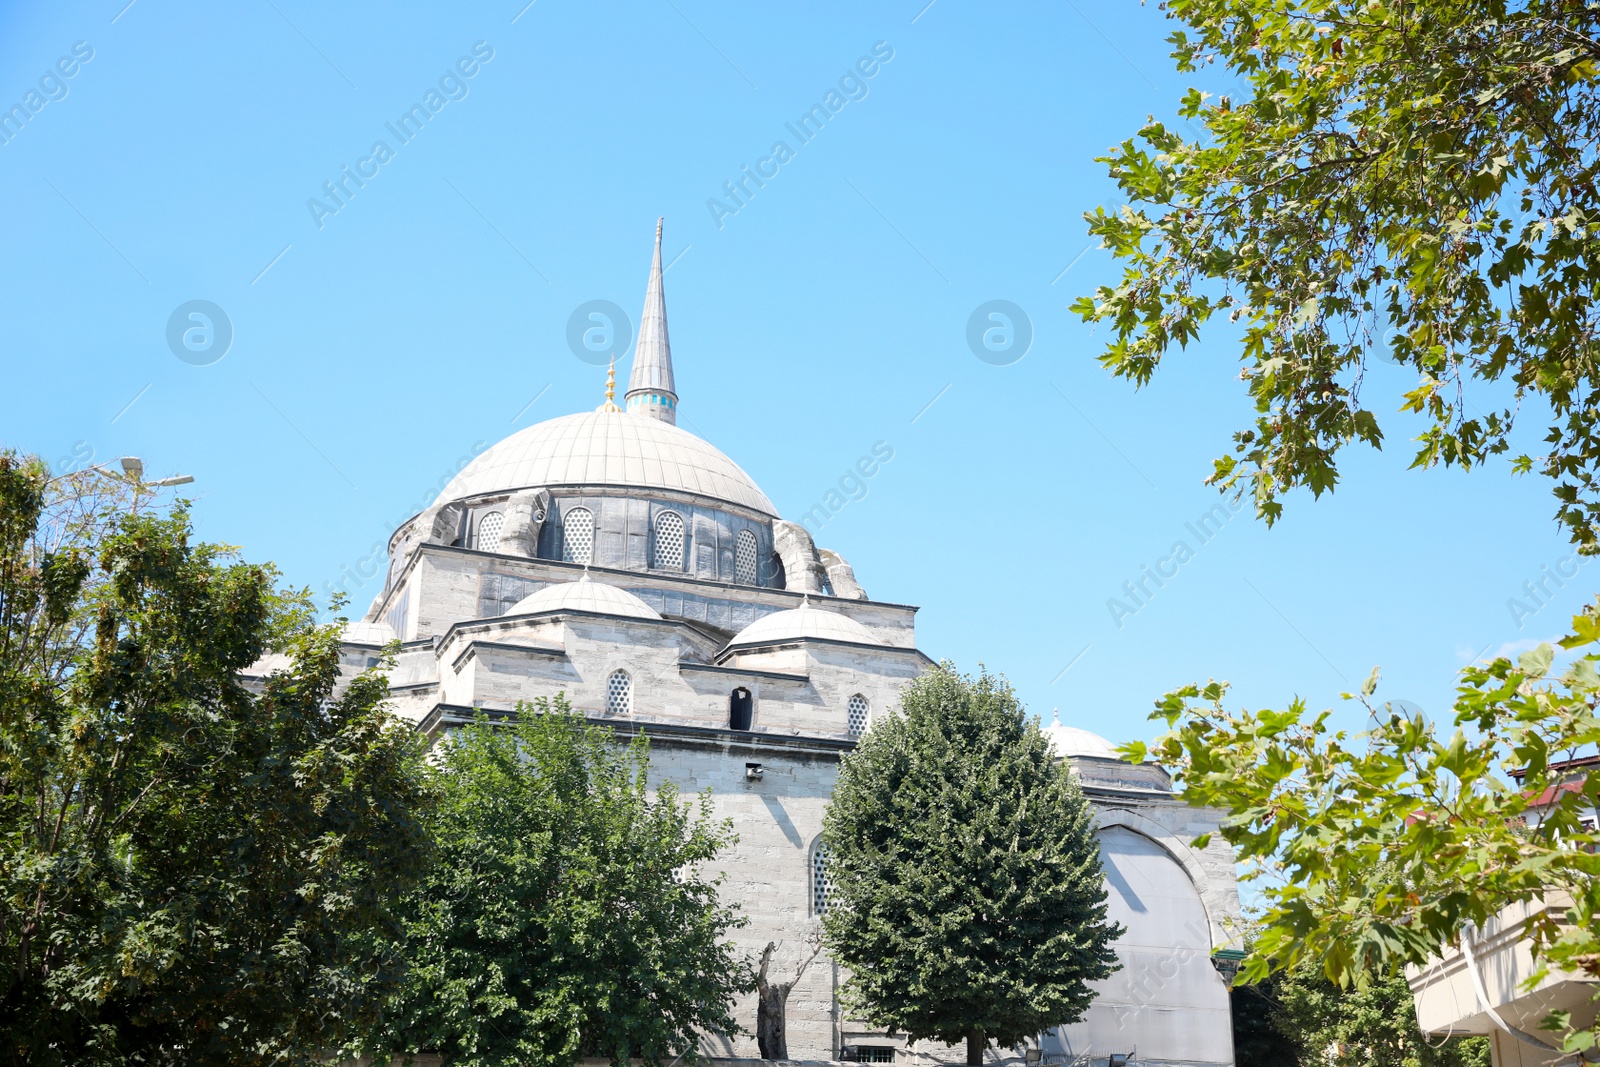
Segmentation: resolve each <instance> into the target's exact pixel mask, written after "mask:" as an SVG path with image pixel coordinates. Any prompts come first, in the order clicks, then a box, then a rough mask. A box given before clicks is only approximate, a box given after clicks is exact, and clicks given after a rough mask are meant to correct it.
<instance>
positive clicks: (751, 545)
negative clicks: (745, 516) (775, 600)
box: [733, 530, 756, 585]
mask: <svg viewBox="0 0 1600 1067" xmlns="http://www.w3.org/2000/svg"><path fill="white" fill-rule="evenodd" d="M733 577H734V580H735V581H737V582H738V583H739V584H740V585H755V584H756V535H755V534H753V533H751V532H750V531H749V530H740V531H739V536H738V537H736V538H735V539H734V548H733Z"/></svg>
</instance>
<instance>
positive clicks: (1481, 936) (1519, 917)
mask: <svg viewBox="0 0 1600 1067" xmlns="http://www.w3.org/2000/svg"><path fill="white" fill-rule="evenodd" d="M1596 767H1600V756H1585V757H1581V758H1578V759H1571V760H1560V761H1558V760H1551V761H1550V776H1551V778H1552V779H1554V780H1555V781H1556V783H1557V784H1555V785H1553V786H1551V787H1549V788H1548V789H1546V790H1545V791H1544V792H1543V793H1542V794H1540V795H1539V796H1537V797H1533V798H1532V800H1531V802H1530V805H1529V808H1528V810H1527V813H1526V815H1525V816H1524V818H1525V820H1526V821H1527V823H1528V825H1530V826H1537V825H1539V824H1540V823H1541V822H1543V821H1544V818H1545V815H1546V812H1548V810H1549V809H1550V808H1551V807H1552V806H1553V805H1555V804H1556V803H1557V802H1559V800H1560V799H1561V797H1562V795H1563V794H1566V793H1575V792H1581V791H1582V789H1583V784H1584V782H1585V780H1586V779H1587V777H1588V776H1589V775H1590V774H1592V773H1594V771H1595V768H1596ZM1512 777H1514V778H1516V779H1517V781H1518V782H1519V783H1520V782H1521V781H1522V779H1523V774H1522V773H1518V772H1513V774H1512ZM1597 817H1600V812H1590V813H1588V814H1587V815H1585V816H1582V817H1580V821H1581V822H1582V823H1583V825H1584V827H1585V828H1586V829H1588V830H1590V831H1591V832H1592V831H1593V830H1594V828H1595V820H1596V818H1597ZM1570 906H1571V900H1570V899H1567V898H1565V897H1551V898H1549V899H1547V900H1542V901H1535V902H1533V903H1529V904H1518V905H1514V906H1512V907H1509V908H1506V909H1505V910H1504V911H1502V912H1500V913H1499V914H1498V915H1496V916H1495V917H1494V918H1493V919H1492V920H1491V921H1489V922H1488V923H1486V924H1485V925H1484V926H1483V928H1482V929H1478V928H1474V927H1469V928H1468V929H1466V930H1463V931H1462V933H1461V938H1460V941H1459V943H1458V944H1457V945H1456V946H1455V947H1454V948H1451V949H1449V950H1448V951H1446V952H1444V953H1443V954H1442V955H1440V956H1436V957H1434V958H1433V959H1431V960H1429V961H1428V963H1427V964H1426V965H1425V966H1422V967H1407V968H1406V978H1407V980H1408V981H1409V982H1410V984H1411V993H1412V996H1413V997H1414V998H1415V1000H1416V1006H1417V1022H1418V1023H1419V1025H1421V1027H1422V1032H1423V1033H1424V1034H1427V1035H1428V1036H1429V1037H1432V1038H1437V1039H1443V1038H1446V1037H1453V1036H1458V1035H1462V1034H1473V1035H1477V1036H1482V1037H1487V1038H1488V1039H1489V1044H1490V1047H1491V1049H1492V1054H1493V1057H1494V1064H1495V1067H1555V1065H1568V1064H1576V1063H1580V1062H1592V1061H1582V1060H1579V1059H1578V1058H1577V1057H1574V1056H1571V1055H1566V1054H1563V1053H1562V1052H1561V1051H1560V1048H1559V1045H1560V1042H1559V1041H1558V1040H1557V1036H1558V1035H1556V1034H1554V1033H1551V1032H1550V1031H1548V1030H1543V1029H1541V1028H1540V1024H1541V1023H1542V1022H1543V1021H1544V1019H1545V1017H1546V1016H1548V1015H1549V1014H1550V1013H1551V1012H1554V1011H1569V1012H1571V1013H1572V1024H1573V1025H1574V1026H1576V1027H1580V1028H1583V1027H1589V1026H1592V1025H1593V1023H1594V1019H1595V1013H1596V1007H1597V1005H1596V1003H1595V999H1594V998H1595V996H1596V993H1597V992H1600V983H1597V982H1596V981H1595V979H1593V978H1591V977H1590V976H1588V975H1586V974H1580V973H1574V972H1570V971H1552V972H1550V973H1547V974H1545V975H1544V976H1543V977H1541V978H1539V980H1538V981H1537V982H1534V983H1533V984H1532V986H1531V987H1530V986H1529V985H1528V983H1529V982H1530V981H1531V980H1532V979H1533V978H1534V976H1535V975H1536V974H1537V973H1538V970H1539V968H1538V966H1537V965H1536V963H1535V962H1534V959H1533V954H1532V952H1530V951H1529V948H1528V940H1527V928H1528V924H1529V922H1530V921H1532V920H1534V919H1536V918H1541V917H1548V918H1549V919H1551V920H1553V921H1555V922H1556V923H1558V924H1564V923H1566V922H1567V909H1568V908H1569V907H1570Z"/></svg>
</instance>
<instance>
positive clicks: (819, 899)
mask: <svg viewBox="0 0 1600 1067" xmlns="http://www.w3.org/2000/svg"><path fill="white" fill-rule="evenodd" d="M828 889H829V886H828V846H827V845H825V844H823V843H822V842H821V841H818V842H817V847H816V849H815V850H814V851H813V852H812V853H811V914H813V915H821V914H822V913H823V912H825V911H827V910H828Z"/></svg>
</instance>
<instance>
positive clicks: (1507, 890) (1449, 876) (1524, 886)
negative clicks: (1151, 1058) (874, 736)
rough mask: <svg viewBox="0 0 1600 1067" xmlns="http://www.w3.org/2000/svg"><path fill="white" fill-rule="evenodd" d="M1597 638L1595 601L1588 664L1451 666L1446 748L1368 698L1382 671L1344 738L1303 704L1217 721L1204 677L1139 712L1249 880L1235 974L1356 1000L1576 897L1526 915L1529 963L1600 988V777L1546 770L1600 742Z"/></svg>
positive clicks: (1155, 750)
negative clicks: (1458, 947)
mask: <svg viewBox="0 0 1600 1067" xmlns="http://www.w3.org/2000/svg"><path fill="white" fill-rule="evenodd" d="M1597 641H1600V607H1592V608H1590V609H1588V610H1587V611H1585V612H1584V613H1583V614H1582V615H1579V616H1577V617H1576V618H1574V619H1573V632H1572V634H1571V635H1569V636H1568V637H1566V638H1564V639H1563V640H1562V642H1561V643H1562V645H1563V646H1564V647H1566V648H1568V649H1576V650H1582V651H1581V653H1580V654H1579V655H1578V656H1577V657H1576V658H1575V659H1574V661H1573V662H1572V664H1571V665H1570V666H1568V667H1566V668H1565V669H1564V670H1562V671H1561V672H1560V673H1559V674H1556V675H1552V674H1551V668H1552V664H1553V662H1554V655H1555V653H1554V649H1553V648H1552V647H1551V646H1550V645H1541V646H1540V647H1539V648H1537V649H1535V650H1533V651H1530V652H1527V653H1524V654H1523V655H1522V656H1521V657H1520V659H1519V660H1518V661H1517V662H1516V663H1513V662H1511V661H1510V660H1509V659H1505V658H1500V659H1495V660H1494V661H1492V662H1490V663H1489V664H1487V665H1481V666H1470V667H1467V668H1465V669H1464V670H1463V671H1462V672H1461V684H1460V686H1459V688H1458V689H1457V692H1456V702H1455V707H1454V712H1455V715H1454V723H1453V724H1452V725H1451V726H1450V727H1447V730H1448V736H1446V735H1444V734H1442V733H1441V732H1440V731H1437V730H1436V729H1435V728H1434V726H1433V724H1431V723H1430V722H1428V721H1427V720H1426V719H1424V718H1423V716H1422V715H1421V714H1420V713H1415V714H1410V715H1407V714H1403V713H1402V712H1401V711H1400V710H1399V709H1396V708H1395V707H1393V706H1391V705H1387V704H1379V703H1376V702H1375V698H1374V693H1375V692H1376V686H1377V682H1378V672H1377V671H1376V670H1374V671H1373V673H1372V677H1371V678H1369V679H1368V681H1367V683H1366V684H1365V685H1364V686H1363V688H1362V691H1361V693H1360V694H1358V695H1350V694H1346V697H1347V699H1350V700H1352V701H1355V702H1357V703H1358V704H1359V705H1360V706H1361V707H1362V708H1363V709H1364V710H1365V711H1366V713H1367V717H1368V722H1367V726H1368V728H1367V729H1365V730H1363V731H1361V732H1358V733H1354V734H1352V733H1350V732H1348V731H1346V730H1341V729H1335V728H1334V726H1333V724H1332V721H1331V720H1332V716H1333V713H1332V712H1331V711H1322V712H1320V713H1317V714H1315V715H1311V714H1309V713H1308V711H1307V708H1306V706H1305V704H1304V703H1303V702H1301V701H1296V702H1294V703H1293V704H1291V705H1290V706H1289V707H1288V708H1286V709H1284V710H1281V711H1278V710H1271V709H1267V710H1261V711H1255V712H1251V711H1248V710H1246V711H1240V712H1238V713H1233V712H1230V711H1228V710H1227V709H1226V708H1225V707H1224V703H1223V702H1224V697H1225V695H1226V692H1227V686H1226V685H1224V684H1221V683H1217V682H1212V683H1210V684H1207V685H1205V686H1195V685H1191V686H1186V687H1184V688H1182V689H1179V690H1176V691H1174V692H1172V693H1169V694H1168V695H1167V696H1166V697H1164V698H1163V699H1162V700H1161V701H1159V702H1158V704H1157V709H1156V712H1155V714H1154V716H1152V717H1153V718H1156V719H1158V720H1161V721H1164V722H1165V723H1166V724H1167V727H1168V732H1167V733H1165V734H1164V735H1163V736H1162V737H1161V738H1160V739H1159V740H1157V741H1156V742H1155V743H1154V745H1153V746H1151V748H1150V749H1149V750H1148V754H1149V755H1153V756H1154V757H1155V758H1156V759H1158V760H1160V761H1161V762H1162V763H1163V764H1165V765H1167V766H1168V767H1170V768H1172V769H1173V770H1174V772H1175V781H1176V782H1177V784H1178V786H1179V788H1180V794H1181V795H1182V796H1183V797H1184V799H1186V800H1188V801H1189V802H1190V803H1193V804H1202V805H1208V806H1213V807H1216V808H1220V809H1222V810H1223V811H1224V812H1226V813H1227V814H1226V817H1225V818H1224V820H1223V822H1222V827H1221V831H1220V832H1221V833H1222V834H1223V836H1224V837H1225V838H1226V839H1227V840H1228V841H1229V842H1230V843H1231V844H1232V845H1233V846H1234V849H1235V851H1236V852H1237V854H1238V856H1239V858H1240V860H1241V861H1242V862H1244V863H1245V864H1247V865H1249V866H1250V867H1251V868H1252V870H1251V871H1250V874H1249V876H1250V877H1253V878H1255V879H1258V880H1260V881H1261V882H1262V883H1263V890H1262V892H1263V895H1264V897H1265V899H1266V902H1267V908H1266V911H1265V912H1264V914H1263V915H1262V918H1261V922H1262V927H1261V930H1260V933H1259V935H1258V937H1257V939H1256V941H1255V944H1254V946H1253V949H1252V952H1251V954H1250V956H1249V957H1248V958H1247V959H1246V961H1245V966H1244V970H1243V972H1242V978H1243V980H1245V981H1255V980H1259V979H1261V978H1263V977H1265V976H1266V975H1267V974H1268V973H1269V972H1272V971H1292V970H1294V969H1295V968H1297V967H1299V966H1301V965H1302V964H1304V963H1306V962H1307V961H1315V963H1316V965H1317V966H1319V967H1320V968H1321V969H1322V971H1323V973H1324V974H1325V975H1326V977H1327V978H1328V979H1329V980H1330V981H1333V982H1336V983H1339V984H1340V985H1348V984H1352V983H1353V984H1354V985H1356V986H1357V987H1358V988H1365V987H1366V985H1367V984H1368V983H1370V982H1371V981H1373V977H1372V976H1374V975H1385V974H1389V973H1392V972H1393V971H1394V970H1395V969H1396V968H1397V967H1398V966H1400V965H1401V964H1405V963H1422V962H1424V961H1425V960H1427V959H1428V957H1430V956H1432V955H1434V954H1436V953H1437V952H1439V951H1440V950H1441V948H1443V947H1444V946H1448V945H1451V944H1454V943H1456V942H1457V940H1458V938H1459V937H1461V936H1462V932H1463V929H1464V928H1467V929H1468V930H1469V935H1470V928H1471V927H1481V926H1482V925H1483V924H1484V923H1485V921H1486V920H1488V919H1489V918H1490V917H1491V916H1493V915H1495V914H1496V913H1497V912H1499V911H1501V910H1502V909H1503V908H1505V907H1507V906H1509V905H1511V904H1514V903H1526V902H1534V901H1547V902H1550V903H1555V904H1559V903H1561V902H1566V901H1570V905H1569V907H1568V908H1567V911H1566V914H1565V915H1560V914H1551V913H1550V912H1548V911H1543V910H1540V911H1537V912H1536V914H1535V918H1534V920H1533V921H1532V922H1531V924H1530V926H1529V928H1528V931H1527V936H1528V937H1529V939H1530V943H1531V948H1532V951H1533V953H1534V955H1535V958H1536V959H1538V960H1539V961H1540V962H1541V963H1542V964H1544V965H1547V966H1549V967H1551V968H1562V969H1565V970H1569V971H1574V972H1578V973H1581V974H1586V975H1589V976H1591V977H1595V978H1600V878H1597V877H1596V876H1597V875H1600V854H1596V852H1595V851H1593V850H1594V849H1595V848H1596V846H1600V834H1597V832H1596V831H1595V829H1594V818H1595V816H1596V814H1597V804H1600V775H1593V774H1591V775H1587V776H1580V777H1578V778H1577V779H1576V780H1574V781H1570V782H1569V781H1568V780H1567V779H1568V777H1569V776H1568V775H1567V774H1565V773H1564V772H1562V771H1561V770H1560V769H1555V770H1553V769H1552V768H1551V763H1552V761H1559V760H1561V759H1563V758H1568V759H1570V758H1573V757H1575V756H1577V755H1580V754H1587V753H1590V752H1592V751H1593V749H1594V746H1595V745H1596V743H1597V742H1600V717H1597V715H1596V711H1595V708H1596V703H1597V701H1600V650H1596V649H1595V648H1594V647H1592V646H1594V645H1595V644H1596V642H1597ZM1124 751H1125V752H1126V753H1127V754H1128V756H1129V758H1130V759H1143V758H1144V757H1145V756H1146V755H1147V750H1146V747H1145V746H1144V745H1143V744H1133V745H1129V746H1127V747H1126V748H1125V749H1124ZM1513 770H1517V771H1520V772H1522V773H1523V777H1522V779H1521V782H1520V783H1515V782H1513V781H1512V780H1511V779H1510V778H1509V774H1510V772H1511V771H1513ZM1537 804H1543V805H1546V806H1543V807H1541V810H1540V812H1539V817H1537V818H1534V819H1530V818H1528V813H1529V809H1530V808H1531V807H1533V806H1535V805H1537ZM1563 920H1564V921H1563ZM1569 1022H1570V1020H1568V1019H1567V1018H1566V1017H1564V1016H1562V1017H1555V1018H1553V1019H1552V1020H1551V1025H1553V1026H1555V1027H1556V1028H1558V1029H1561V1030H1563V1031H1564V1032H1565V1033H1564V1037H1565V1040H1566V1042H1567V1044H1568V1047H1569V1048H1571V1049H1573V1050H1579V1049H1585V1048H1592V1047H1595V1039H1596V1036H1597V1034H1596V1032H1595V1031H1593V1030H1577V1031H1574V1030H1572V1029H1571V1028H1570V1025H1569Z"/></svg>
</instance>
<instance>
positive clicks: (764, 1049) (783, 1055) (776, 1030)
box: [756, 982, 789, 1060]
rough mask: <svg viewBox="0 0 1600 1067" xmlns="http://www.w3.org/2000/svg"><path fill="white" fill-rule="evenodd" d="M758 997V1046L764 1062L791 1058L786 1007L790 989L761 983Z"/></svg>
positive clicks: (779, 985)
mask: <svg viewBox="0 0 1600 1067" xmlns="http://www.w3.org/2000/svg"><path fill="white" fill-rule="evenodd" d="M756 995H757V996H758V997H759V998H760V1002H759V1003H758V1004H757V1005H756V1045H757V1046H758V1047H759V1048H760V1049H761V1058H762V1059H764V1060H786V1059H788V1058H789V1035H788V1020H787V1019H786V1018H785V1017H784V1007H785V1005H786V1003H787V1001H788V999H789V987H788V986H787V985H785V984H784V983H781V982H779V983H767V982H763V983H761V986H760V989H759V990H758V991H757V993H756Z"/></svg>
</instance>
